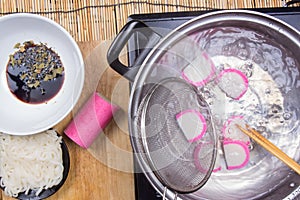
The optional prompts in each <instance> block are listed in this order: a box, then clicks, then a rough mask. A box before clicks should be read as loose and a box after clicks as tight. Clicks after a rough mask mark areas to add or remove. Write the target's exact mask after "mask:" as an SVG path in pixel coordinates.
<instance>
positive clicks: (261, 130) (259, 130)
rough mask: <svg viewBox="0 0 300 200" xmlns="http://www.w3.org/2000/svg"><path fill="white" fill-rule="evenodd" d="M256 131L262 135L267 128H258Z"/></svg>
mask: <svg viewBox="0 0 300 200" xmlns="http://www.w3.org/2000/svg"><path fill="white" fill-rule="evenodd" d="M256 129H257V131H258V132H260V133H264V132H266V130H267V128H266V127H265V126H258V127H257V128H256Z"/></svg>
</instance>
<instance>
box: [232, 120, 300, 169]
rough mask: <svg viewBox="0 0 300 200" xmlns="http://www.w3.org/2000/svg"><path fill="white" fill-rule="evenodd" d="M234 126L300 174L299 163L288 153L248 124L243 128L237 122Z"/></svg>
mask: <svg viewBox="0 0 300 200" xmlns="http://www.w3.org/2000/svg"><path fill="white" fill-rule="evenodd" d="M236 126H237V127H238V128H239V129H240V130H241V131H242V132H243V133H245V134H246V135H248V136H249V137H250V138H252V139H253V140H254V141H256V142H257V143H258V144H259V145H261V146H262V147H264V148H265V149H266V150H268V151H269V152H270V153H272V154H273V155H274V156H276V157H277V158H278V159H280V160H281V161H282V162H284V163H285V164H286V165H287V166H289V167H290V168H291V169H293V170H294V171H295V172H296V173H297V174H298V175H300V165H299V164H298V163H297V162H296V161H294V160H293V159H292V158H290V157H289V156H288V155H286V154H285V153H284V152H282V151H281V150H280V149H279V148H278V147H276V146H275V145H274V144H273V143H271V142H270V141H269V140H267V139H266V138H265V137H263V136H262V135H261V134H260V133H259V132H257V131H256V130H254V129H252V128H250V127H249V126H248V125H246V128H247V129H244V128H243V127H241V126H240V125H238V124H237V125H236Z"/></svg>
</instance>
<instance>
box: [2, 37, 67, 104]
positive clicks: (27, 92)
mask: <svg viewBox="0 0 300 200" xmlns="http://www.w3.org/2000/svg"><path fill="white" fill-rule="evenodd" d="M15 48H17V49H18V50H17V51H16V52H15V53H14V54H12V55H10V56H9V61H8V64H7V70H6V72H7V73H6V77H7V83H8V87H9V89H10V91H11V92H12V93H13V94H14V95H15V96H16V97H17V98H18V99H20V100H21V101H23V102H25V103H30V104H40V103H45V102H47V101H49V100H50V99H51V98H53V97H54V96H55V95H56V94H57V93H58V92H59V90H60V89H61V87H62V85H63V82H64V67H63V65H62V62H61V59H60V57H59V55H58V54H57V53H55V52H54V51H53V50H52V49H51V48H48V47H47V46H46V45H45V44H43V43H40V44H35V43H34V42H33V41H26V42H24V43H23V45H20V43H18V44H16V45H15Z"/></svg>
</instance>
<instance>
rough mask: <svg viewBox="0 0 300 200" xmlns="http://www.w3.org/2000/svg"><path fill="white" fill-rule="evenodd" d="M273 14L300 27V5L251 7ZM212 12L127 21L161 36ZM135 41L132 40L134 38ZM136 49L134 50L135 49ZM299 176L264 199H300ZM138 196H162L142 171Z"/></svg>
mask: <svg viewBox="0 0 300 200" xmlns="http://www.w3.org/2000/svg"><path fill="white" fill-rule="evenodd" d="M251 10H255V11H259V12H262V13H266V14H269V15H272V16H274V17H276V18H278V19H281V20H283V21H285V22H286V23H288V24H290V25H292V26H293V27H295V28H296V29H298V30H300V7H287V8H261V9H251ZM207 12H210V11H193V12H177V13H160V14H138V15H131V16H130V17H129V18H128V20H133V19H135V20H140V21H142V22H144V23H145V24H146V25H148V26H149V27H151V28H153V29H155V30H156V31H157V32H158V33H159V34H160V35H161V36H165V35H166V34H168V33H169V32H170V31H171V30H173V29H175V28H176V27H178V26H179V25H181V24H183V23H184V22H186V21H188V20H190V19H192V18H194V17H196V16H199V15H201V14H204V13H207ZM132 40H133V41H132ZM143 44H145V41H143V37H141V36H138V35H137V36H135V37H134V38H133V39H131V41H129V44H128V52H129V55H128V59H129V65H131V64H132V63H133V62H134V60H135V58H136V57H137V56H138V53H139V52H138V51H136V50H138V49H142V47H143ZM133 50H135V51H133ZM134 167H135V169H136V170H135V171H136V172H140V171H141V169H140V168H139V165H138V163H137V161H136V160H135V161H134ZM299 194H300V176H298V175H295V176H294V177H292V179H291V180H290V182H289V183H287V184H286V185H285V186H283V187H281V188H279V189H278V190H277V191H275V192H274V194H272V195H270V196H268V197H266V198H264V200H271V199H272V200H274V199H284V198H285V199H286V200H288V199H300V195H299ZM135 196H136V200H158V199H162V197H161V196H160V194H159V193H158V192H156V191H155V190H154V189H153V188H152V186H151V184H150V183H149V182H148V180H147V179H146V177H145V176H144V174H143V173H135Z"/></svg>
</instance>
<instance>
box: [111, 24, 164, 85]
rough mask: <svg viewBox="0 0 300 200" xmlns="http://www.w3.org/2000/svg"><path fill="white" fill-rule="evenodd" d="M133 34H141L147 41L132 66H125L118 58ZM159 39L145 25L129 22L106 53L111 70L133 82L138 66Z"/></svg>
mask: <svg viewBox="0 0 300 200" xmlns="http://www.w3.org/2000/svg"><path fill="white" fill-rule="evenodd" d="M134 33H141V34H143V35H144V36H145V37H146V38H147V39H148V41H147V44H146V47H145V48H144V49H143V50H142V51H141V52H140V53H139V55H138V57H137V58H136V60H135V62H134V64H133V65H132V66H126V65H124V64H123V63H122V62H121V61H120V60H119V56H120V53H121V51H122V49H123V48H124V47H125V45H126V44H127V42H128V41H129V39H130V37H131V36H133V34H134ZM160 39H161V36H160V35H159V34H157V33H156V32H154V31H153V30H152V29H151V28H150V27H148V26H147V25H146V24H144V23H142V22H140V21H138V20H132V21H129V22H128V23H127V24H125V26H124V27H123V28H122V29H121V31H120V32H119V34H118V35H117V37H116V38H115V39H114V41H113V42H112V44H111V46H110V47H109V49H108V52H107V61H108V63H109V65H110V67H111V68H113V69H114V70H115V71H116V72H118V73H119V74H121V75H122V76H124V77H125V78H127V79H128V80H130V81H131V82H133V81H134V79H135V76H136V74H137V72H138V70H139V67H140V65H141V64H142V63H143V61H144V60H145V58H146V57H147V55H148V53H149V52H150V51H151V50H152V48H153V47H154V46H155V45H156V44H157V42H158V41H159V40H160Z"/></svg>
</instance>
